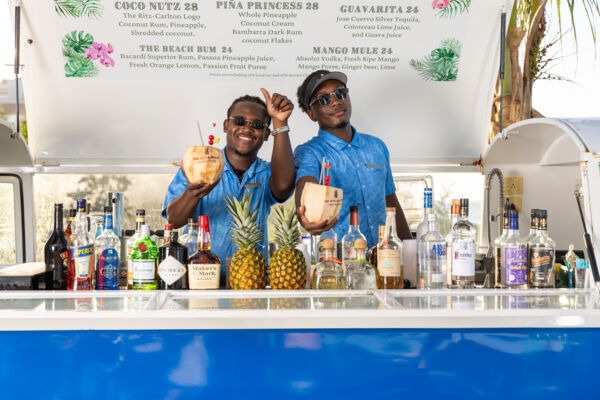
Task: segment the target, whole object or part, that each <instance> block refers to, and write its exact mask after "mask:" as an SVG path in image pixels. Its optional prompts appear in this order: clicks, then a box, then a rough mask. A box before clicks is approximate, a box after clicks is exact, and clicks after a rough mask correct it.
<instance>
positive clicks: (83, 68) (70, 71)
mask: <svg viewBox="0 0 600 400" xmlns="http://www.w3.org/2000/svg"><path fill="white" fill-rule="evenodd" d="M96 75H98V69H97V68H96V66H95V65H94V63H93V62H92V60H90V59H89V58H87V57H84V56H76V57H73V58H70V59H69V61H67V63H66V64H65V76H66V77H67V78H87V77H92V76H96Z"/></svg>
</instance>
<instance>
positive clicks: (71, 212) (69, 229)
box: [65, 208, 77, 246]
mask: <svg viewBox="0 0 600 400" xmlns="http://www.w3.org/2000/svg"><path fill="white" fill-rule="evenodd" d="M76 215H77V210H76V209H74V208H71V209H70V210H69V220H68V223H67V228H66V229H65V238H66V239H67V244H69V246H70V245H71V233H72V229H73V228H72V227H71V224H72V222H73V221H74V220H75V216H76Z"/></svg>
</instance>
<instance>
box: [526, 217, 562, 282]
mask: <svg viewBox="0 0 600 400" xmlns="http://www.w3.org/2000/svg"><path fill="white" fill-rule="evenodd" d="M538 215H539V218H538V220H539V233H538V234H537V235H536V236H534V237H533V238H532V239H530V240H529V242H528V243H527V247H528V256H527V259H528V263H529V285H530V286H531V287H532V288H549V287H553V286H554V284H553V282H551V281H550V276H551V275H552V268H554V260H555V258H556V244H555V243H554V240H552V239H550V237H548V212H547V211H546V210H539V211H538Z"/></svg>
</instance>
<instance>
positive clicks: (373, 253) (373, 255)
mask: <svg viewBox="0 0 600 400" xmlns="http://www.w3.org/2000/svg"><path fill="white" fill-rule="evenodd" d="M384 236H385V225H379V236H378V240H377V243H379V242H381V241H382V240H383V238H384ZM367 261H369V264H371V265H372V266H373V267H374V268H375V272H377V245H375V246H373V247H371V248H370V249H369V252H368V253H367Z"/></svg>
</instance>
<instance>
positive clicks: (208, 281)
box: [187, 215, 221, 289]
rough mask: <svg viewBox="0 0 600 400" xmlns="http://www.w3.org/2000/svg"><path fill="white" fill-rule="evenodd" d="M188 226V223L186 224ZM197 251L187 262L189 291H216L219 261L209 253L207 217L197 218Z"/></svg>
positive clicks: (219, 269)
mask: <svg viewBox="0 0 600 400" xmlns="http://www.w3.org/2000/svg"><path fill="white" fill-rule="evenodd" d="M188 226H189V223H188ZM198 226H199V228H200V229H199V232H198V244H197V246H196V247H197V248H198V250H197V251H196V252H195V253H194V254H193V255H192V256H191V257H190V258H189V260H188V276H187V279H188V285H189V288H190V289H218V288H219V285H220V279H221V260H220V259H219V257H217V256H216V254H214V253H213V252H212V251H210V225H209V220H208V215H200V216H199V217H198Z"/></svg>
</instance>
